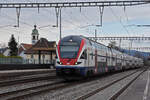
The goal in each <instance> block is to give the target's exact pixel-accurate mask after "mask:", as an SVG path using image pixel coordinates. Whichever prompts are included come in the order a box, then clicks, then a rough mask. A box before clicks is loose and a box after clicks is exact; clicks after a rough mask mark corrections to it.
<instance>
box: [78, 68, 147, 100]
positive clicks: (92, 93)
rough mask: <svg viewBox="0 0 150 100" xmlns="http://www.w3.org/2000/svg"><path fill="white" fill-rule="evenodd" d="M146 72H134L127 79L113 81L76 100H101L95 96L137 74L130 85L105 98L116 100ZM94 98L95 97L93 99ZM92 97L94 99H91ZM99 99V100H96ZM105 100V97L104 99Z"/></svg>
mask: <svg viewBox="0 0 150 100" xmlns="http://www.w3.org/2000/svg"><path fill="white" fill-rule="evenodd" d="M145 71H146V70H143V71H141V72H139V71H136V72H133V73H131V74H129V75H126V76H125V77H122V78H120V79H118V80H115V81H113V82H110V83H109V84H107V85H105V86H103V87H100V88H97V89H96V90H94V91H91V92H90V93H88V94H86V95H83V96H80V97H78V98H77V99H76V100H85V99H86V100H92V99H93V98H95V100H99V99H100V100H101V97H100V98H99V96H98V95H97V97H96V96H95V97H94V95H95V94H98V93H101V91H104V90H106V89H107V88H109V87H111V86H113V85H114V84H116V83H118V82H120V81H122V80H125V79H126V78H129V77H130V76H132V75H135V74H137V75H135V77H134V78H133V79H132V80H131V81H130V82H129V83H128V84H126V85H125V86H124V87H123V88H121V89H120V90H119V91H117V92H116V93H114V94H112V95H111V96H110V97H108V98H107V99H106V98H105V100H116V98H117V97H118V96H120V95H121V93H122V92H123V91H124V90H126V89H127V88H128V87H129V86H130V85H131V84H132V83H133V82H134V81H135V80H136V79H137V78H138V77H139V76H140V75H141V74H142V73H144V72H145ZM107 91H110V90H109V89H108V90H107ZM101 94H102V95H103V93H101ZM92 96H93V97H92ZM91 97H92V98H91ZM96 98H97V99H96ZM102 98H103V97H102Z"/></svg>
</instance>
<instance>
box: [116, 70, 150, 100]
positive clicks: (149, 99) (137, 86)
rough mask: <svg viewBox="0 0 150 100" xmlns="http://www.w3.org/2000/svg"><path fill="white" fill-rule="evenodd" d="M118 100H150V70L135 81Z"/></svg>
mask: <svg viewBox="0 0 150 100" xmlns="http://www.w3.org/2000/svg"><path fill="white" fill-rule="evenodd" d="M117 100H150V69H149V70H147V71H146V72H144V73H143V74H142V75H141V76H140V77H139V78H138V79H137V80H136V81H134V82H133V83H132V84H131V85H130V86H129V87H128V88H127V89H126V90H125V91H124V92H123V93H122V94H121V95H120V96H119V97H118V98H117Z"/></svg>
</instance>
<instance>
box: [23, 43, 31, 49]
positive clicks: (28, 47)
mask: <svg viewBox="0 0 150 100" xmlns="http://www.w3.org/2000/svg"><path fill="white" fill-rule="evenodd" d="M21 45H22V46H23V47H24V49H25V50H28V49H30V48H31V47H32V44H26V43H21Z"/></svg>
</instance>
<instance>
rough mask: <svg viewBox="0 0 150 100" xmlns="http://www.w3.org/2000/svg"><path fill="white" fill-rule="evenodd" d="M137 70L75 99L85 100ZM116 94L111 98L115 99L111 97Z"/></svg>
mask: <svg viewBox="0 0 150 100" xmlns="http://www.w3.org/2000/svg"><path fill="white" fill-rule="evenodd" d="M144 71H145V70H144ZM144 71H142V72H141V73H140V74H139V75H141V74H142V73H143V72H144ZM137 72H138V71H135V72H133V73H131V74H128V75H126V76H124V77H123V78H120V79H118V80H115V81H113V82H111V83H109V84H107V85H105V86H103V87H100V88H98V89H96V90H94V91H92V92H90V93H88V94H86V95H83V96H81V97H79V98H77V100H85V99H87V98H89V97H91V96H93V95H95V94H96V93H98V92H100V91H102V90H104V89H106V88H108V87H110V86H112V85H114V84H115V83H117V82H119V81H121V80H123V79H125V78H127V77H129V76H131V75H133V74H135V73H137ZM139 75H138V76H139ZM136 78H137V77H136ZM117 96H118V95H117ZM117 96H114V97H112V99H111V100H115V99H113V98H115V97H117Z"/></svg>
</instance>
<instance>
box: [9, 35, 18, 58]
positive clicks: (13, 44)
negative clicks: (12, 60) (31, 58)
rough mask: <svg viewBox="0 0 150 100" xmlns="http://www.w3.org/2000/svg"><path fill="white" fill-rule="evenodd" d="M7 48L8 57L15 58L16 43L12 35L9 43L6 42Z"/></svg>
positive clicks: (16, 51)
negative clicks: (8, 50) (8, 51)
mask: <svg viewBox="0 0 150 100" xmlns="http://www.w3.org/2000/svg"><path fill="white" fill-rule="evenodd" d="M8 46H9V49H10V56H17V53H18V48H17V42H16V40H15V38H14V35H13V34H12V35H11V38H10V41H9V42H8Z"/></svg>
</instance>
